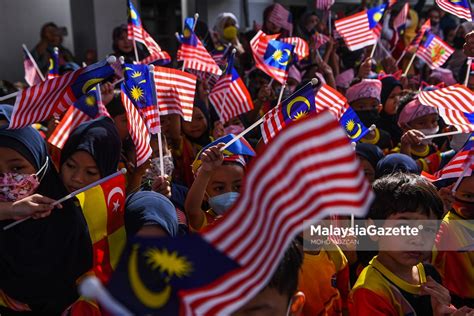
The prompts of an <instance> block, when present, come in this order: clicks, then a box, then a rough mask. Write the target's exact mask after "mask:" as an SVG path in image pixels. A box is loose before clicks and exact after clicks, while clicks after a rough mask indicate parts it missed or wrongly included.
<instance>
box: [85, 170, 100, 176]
mask: <svg viewBox="0 0 474 316" xmlns="http://www.w3.org/2000/svg"><path fill="white" fill-rule="evenodd" d="M87 174H88V175H89V176H91V177H94V176H96V175H97V174H98V172H96V171H87Z"/></svg>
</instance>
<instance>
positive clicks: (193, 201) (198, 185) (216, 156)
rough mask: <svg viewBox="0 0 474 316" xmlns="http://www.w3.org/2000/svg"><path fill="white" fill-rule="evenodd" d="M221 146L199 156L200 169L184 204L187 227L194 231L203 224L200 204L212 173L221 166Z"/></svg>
mask: <svg viewBox="0 0 474 316" xmlns="http://www.w3.org/2000/svg"><path fill="white" fill-rule="evenodd" d="M223 146H224V144H218V145H217V146H212V147H209V148H208V149H206V150H205V151H204V152H203V153H202V154H201V161H202V165H201V168H200V169H199V171H198V174H197V176H196V179H194V182H193V184H192V186H191V188H190V189H189V192H188V195H187V197H186V201H185V202H184V209H185V211H186V214H187V215H188V220H189V225H190V226H191V227H192V228H194V229H199V228H201V226H202V225H203V223H204V218H205V214H204V211H203V210H202V209H201V204H202V201H203V199H204V194H205V192H206V187H207V184H208V183H209V179H210V178H211V176H212V171H213V170H214V169H215V168H217V167H219V166H220V165H222V161H223V160H224V156H223V155H222V152H221V151H220V148H221V147H223Z"/></svg>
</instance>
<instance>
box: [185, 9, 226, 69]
mask: <svg viewBox="0 0 474 316" xmlns="http://www.w3.org/2000/svg"><path fill="white" fill-rule="evenodd" d="M179 39H180V42H181V45H180V47H179V50H178V53H177V59H178V61H183V65H184V68H190V69H194V70H197V71H203V72H209V73H212V74H215V75H218V76H220V75H221V74H222V70H221V69H220V68H219V66H218V65H217V64H216V62H215V61H214V59H213V58H212V57H211V55H210V54H209V52H208V51H207V50H206V48H205V47H204V45H203V44H202V43H201V41H200V40H199V38H198V37H197V35H196V34H194V18H186V20H185V21H184V30H183V34H182V35H181V36H180V37H179Z"/></svg>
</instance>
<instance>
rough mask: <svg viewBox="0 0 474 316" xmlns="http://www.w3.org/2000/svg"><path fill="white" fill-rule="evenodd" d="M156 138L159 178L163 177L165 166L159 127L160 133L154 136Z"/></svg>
mask: <svg viewBox="0 0 474 316" xmlns="http://www.w3.org/2000/svg"><path fill="white" fill-rule="evenodd" d="M156 135H157V136H158V151H159V154H160V173H161V176H162V177H164V176H165V166H164V159H163V141H162V140H161V127H160V131H159V132H158V133H157V134H156Z"/></svg>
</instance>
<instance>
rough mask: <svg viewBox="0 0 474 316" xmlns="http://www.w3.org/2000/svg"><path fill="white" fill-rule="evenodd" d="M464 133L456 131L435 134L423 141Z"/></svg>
mask: <svg viewBox="0 0 474 316" xmlns="http://www.w3.org/2000/svg"><path fill="white" fill-rule="evenodd" d="M461 133H463V132H462V131H454V132H446V133H441V134H433V135H427V136H425V137H423V139H432V138H437V137H443V136H451V135H457V134H461Z"/></svg>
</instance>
